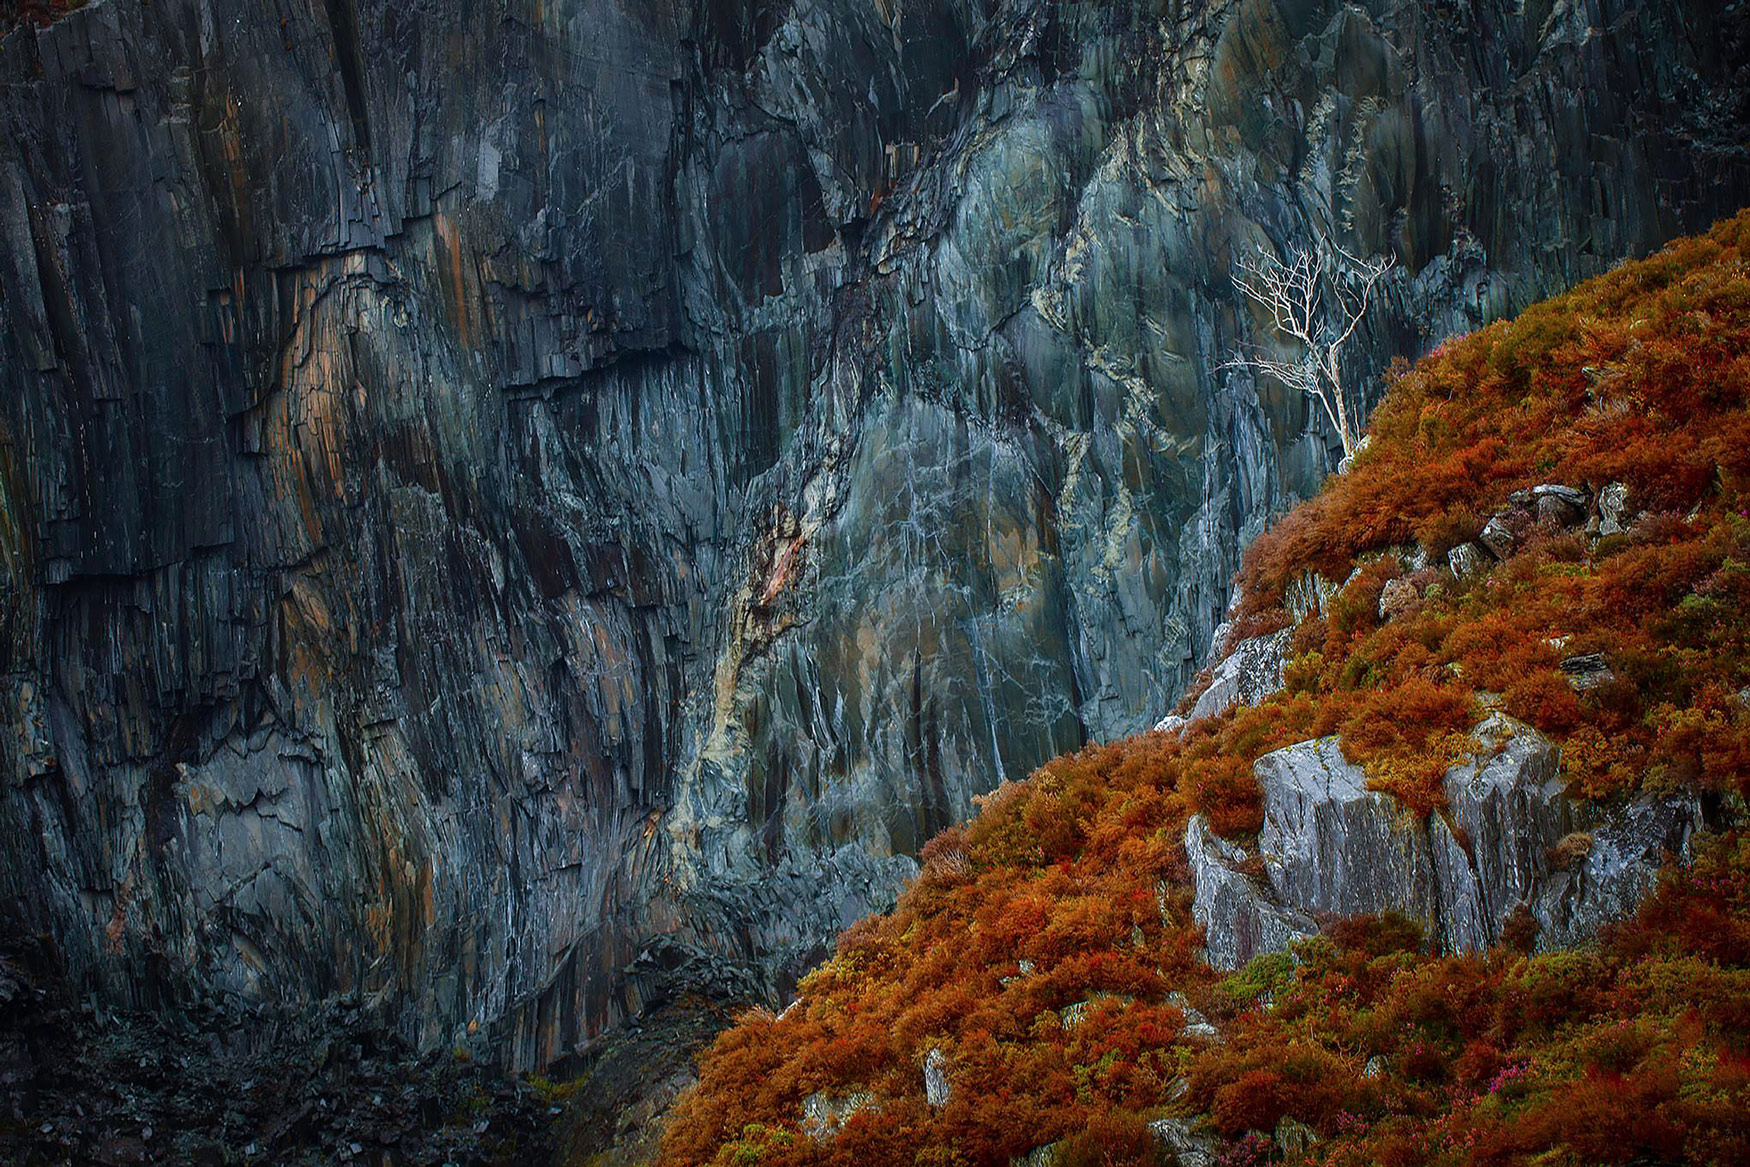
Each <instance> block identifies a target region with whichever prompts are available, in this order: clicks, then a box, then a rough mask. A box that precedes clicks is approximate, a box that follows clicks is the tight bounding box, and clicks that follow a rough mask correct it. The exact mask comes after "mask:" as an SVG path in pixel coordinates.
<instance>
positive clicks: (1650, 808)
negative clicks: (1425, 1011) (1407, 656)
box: [1185, 713, 1702, 969]
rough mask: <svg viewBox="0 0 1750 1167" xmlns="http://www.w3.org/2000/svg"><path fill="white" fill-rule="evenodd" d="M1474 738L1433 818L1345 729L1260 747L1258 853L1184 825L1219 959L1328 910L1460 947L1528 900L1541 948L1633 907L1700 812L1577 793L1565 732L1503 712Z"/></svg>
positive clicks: (1287, 936)
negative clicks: (1566, 765) (1403, 800)
mask: <svg viewBox="0 0 1750 1167" xmlns="http://www.w3.org/2000/svg"><path fill="white" fill-rule="evenodd" d="M1473 736H1474V738H1475V741H1476V751H1475V753H1474V755H1473V756H1472V757H1470V758H1467V759H1466V760H1464V761H1462V762H1460V763H1459V764H1457V765H1454V766H1453V767H1451V768H1450V769H1449V770H1448V771H1447V773H1446V777H1445V781H1444V786H1445V794H1446V799H1447V803H1448V810H1447V811H1446V812H1443V813H1438V814H1435V815H1432V816H1429V817H1428V818H1426V819H1418V818H1416V817H1414V816H1413V815H1412V814H1410V812H1409V811H1407V810H1406V809H1405V808H1404V806H1403V805H1402V804H1400V803H1399V802H1397V800H1396V799H1394V798H1392V797H1390V796H1389V795H1386V794H1383V793H1380V792H1378V791H1372V790H1368V789H1367V787H1366V776H1365V774H1364V773H1363V771H1362V770H1361V768H1360V767H1358V766H1355V765H1352V764H1350V763H1349V762H1347V761H1346V760H1345V759H1344V758H1343V755H1342V751H1341V748H1340V747H1339V745H1338V743H1337V740H1336V739H1335V738H1321V739H1317V740H1313V741H1306V742H1301V743H1298V744H1296V745H1292V746H1288V747H1285V748H1283V749H1280V750H1276V751H1273V752H1271V753H1269V754H1265V755H1264V756H1263V757H1261V758H1259V759H1258V762H1257V765H1256V767H1255V773H1256V776H1257V778H1258V784H1259V787H1260V790H1261V791H1262V795H1263V804H1264V825H1263V828H1262V830H1261V831H1260V832H1259V834H1258V838H1257V842H1256V851H1255V854H1253V853H1250V852H1248V851H1247V850H1246V849H1245V848H1243V847H1241V846H1239V845H1237V844H1234V843H1231V842H1228V841H1226V840H1223V839H1220V838H1217V837H1216V836H1214V835H1213V834H1212V833H1211V832H1210V831H1209V829H1208V826H1207V824H1206V823H1205V822H1204V820H1203V819H1202V818H1201V817H1195V818H1193V819H1192V821H1191V823H1190V825H1189V827H1188V828H1187V830H1186V837H1185V848H1186V852H1187V855H1188V856H1189V858H1190V864H1191V871H1192V878H1193V884H1194V900H1193V908H1192V910H1193V913H1194V915H1195V918H1196V920H1197V922H1198V923H1199V924H1201V925H1203V926H1204V928H1205V929H1206V941H1205V953H1206V959H1207V960H1208V961H1209V963H1210V964H1211V965H1212V966H1214V967H1216V968H1222V969H1233V968H1238V967H1240V966H1241V965H1243V964H1245V962H1246V961H1247V960H1249V959H1251V957H1252V956H1255V955H1257V954H1259V953H1261V952H1269V951H1278V950H1281V949H1283V948H1285V947H1287V945H1288V944H1289V943H1290V942H1291V941H1292V940H1294V939H1296V938H1297V937H1300V936H1304V935H1309V934H1311V933H1312V932H1313V931H1316V928H1317V921H1319V920H1322V919H1326V918H1331V917H1342V916H1352V915H1358V914H1362V913H1377V912H1385V911H1394V912H1398V913H1401V914H1402V915H1405V916H1407V917H1409V918H1410V919H1412V920H1415V921H1416V922H1418V923H1419V924H1421V925H1422V927H1423V929H1424V933H1425V935H1426V937H1427V939H1428V942H1429V943H1430V945H1431V946H1434V947H1438V948H1440V949H1443V950H1446V951H1472V950H1477V949H1481V948H1485V947H1487V946H1489V945H1492V944H1494V943H1497V942H1499V941H1500V940H1501V938H1502V935H1503V931H1504V929H1505V928H1506V925H1507V923H1508V920H1509V918H1510V917H1511V916H1512V915H1513V914H1514V913H1515V912H1516V911H1518V910H1519V909H1521V908H1524V909H1525V910H1527V911H1529V912H1530V914H1531V917H1532V919H1533V920H1534V921H1535V922H1536V924H1537V934H1536V944H1537V946H1538V947H1539V948H1544V949H1547V948H1553V947H1560V946H1564V945H1570V944H1573V943H1576V942H1578V941H1580V940H1583V939H1585V938H1586V937H1588V936H1591V935H1593V934H1595V933H1596V932H1597V930H1598V929H1599V928H1600V927H1602V926H1603V925H1604V924H1605V923H1607V922H1609V921H1611V920H1615V919H1619V918H1621V917H1622V916H1624V915H1626V914H1627V913H1629V912H1631V911H1633V910H1634V908H1635V906H1636V905H1637V904H1638V903H1639V902H1640V898H1641V897H1642V896H1643V895H1644V894H1645V892H1646V890H1647V889H1648V888H1649V887H1650V886H1651V885H1652V881H1653V879H1654V877H1655V874H1656V872H1657V870H1658V868H1659V867H1660V866H1661V865H1662V864H1663V863H1665V862H1667V861H1668V860H1669V859H1671V858H1674V857H1682V856H1684V855H1686V854H1687V850H1688V846H1689V841H1690V838H1691V836H1692V835H1693V833H1694V832H1695V830H1696V829H1697V828H1698V827H1699V826H1701V824H1702V812H1701V806H1700V804H1699V802H1698V801H1697V800H1696V799H1695V797H1694V796H1693V795H1662V796H1661V795H1651V794H1649V795H1643V796H1641V797H1639V798H1637V799H1635V800H1633V801H1631V802H1629V803H1627V804H1626V805H1622V806H1618V807H1614V808H1605V807H1599V806H1595V805H1592V804H1589V803H1583V802H1576V801H1573V800H1571V799H1569V798H1568V797H1567V795H1566V793H1565V791H1564V789H1563V786H1562V783H1561V781H1560V778H1559V773H1558V762H1559V754H1558V751H1557V748H1556V746H1555V745H1554V744H1553V743H1552V742H1550V741H1549V740H1548V739H1547V738H1545V737H1544V736H1543V735H1542V734H1539V733H1538V732H1537V731H1535V730H1533V729H1531V728H1530V727H1529V726H1526V725H1523V724H1521V723H1519V722H1515V721H1513V720H1512V719H1510V718H1508V717H1506V716H1504V715H1501V714H1498V713H1497V714H1492V715H1491V716H1490V717H1489V718H1487V719H1486V720H1485V721H1484V722H1483V723H1482V724H1481V725H1479V726H1478V727H1477V728H1476V730H1475V731H1474V735H1473ZM1259 871H1261V877H1260V876H1259V875H1258V874H1255V872H1259Z"/></svg>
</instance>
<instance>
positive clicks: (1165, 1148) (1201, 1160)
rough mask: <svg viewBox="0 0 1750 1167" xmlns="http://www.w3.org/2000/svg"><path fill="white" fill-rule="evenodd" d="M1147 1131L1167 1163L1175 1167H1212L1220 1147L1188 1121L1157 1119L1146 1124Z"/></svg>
mask: <svg viewBox="0 0 1750 1167" xmlns="http://www.w3.org/2000/svg"><path fill="white" fill-rule="evenodd" d="M1148 1129H1149V1131H1150V1132H1151V1133H1152V1134H1153V1135H1154V1138H1155V1147H1156V1149H1157V1150H1159V1151H1160V1153H1161V1154H1162V1155H1163V1156H1164V1157H1165V1159H1166V1162H1167V1163H1169V1164H1176V1165H1177V1167H1214V1165H1215V1162H1216V1153H1217V1151H1218V1150H1219V1149H1220V1145H1219V1144H1218V1143H1217V1142H1216V1140H1215V1139H1214V1138H1212V1137H1210V1136H1209V1135H1205V1134H1200V1133H1199V1132H1198V1131H1197V1129H1196V1128H1195V1127H1193V1126H1192V1125H1191V1123H1190V1121H1189V1120H1187V1119H1183V1118H1157V1119H1155V1120H1154V1121H1153V1122H1151V1123H1149V1124H1148Z"/></svg>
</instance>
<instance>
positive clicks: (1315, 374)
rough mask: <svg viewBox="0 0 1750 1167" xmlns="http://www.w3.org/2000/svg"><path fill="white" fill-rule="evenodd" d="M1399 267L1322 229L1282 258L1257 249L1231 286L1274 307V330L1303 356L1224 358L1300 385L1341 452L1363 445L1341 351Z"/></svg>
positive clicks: (1230, 365)
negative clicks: (1312, 239)
mask: <svg viewBox="0 0 1750 1167" xmlns="http://www.w3.org/2000/svg"><path fill="white" fill-rule="evenodd" d="M1395 266H1396V261H1395V260H1393V259H1389V258H1386V257H1384V256H1375V257H1373V258H1371V259H1363V258H1361V257H1360V256H1358V255H1355V254H1354V253H1353V252H1351V251H1349V250H1347V249H1346V248H1344V247H1342V246H1341V245H1339V244H1337V243H1336V242H1334V241H1332V240H1331V239H1329V238H1327V237H1325V236H1323V235H1318V236H1315V243H1314V244H1313V246H1311V247H1296V246H1290V247H1288V248H1286V249H1285V251H1284V255H1283V256H1282V257H1279V256H1277V255H1274V254H1272V253H1271V252H1269V251H1268V250H1265V249H1264V248H1262V247H1260V248H1258V249H1257V250H1256V251H1255V252H1253V253H1252V254H1250V255H1248V256H1245V257H1243V258H1241V259H1239V260H1237V261H1236V262H1235V264H1234V273H1233V282H1234V287H1235V289H1237V290H1238V291H1239V292H1240V293H1241V294H1242V295H1244V296H1245V297H1246V299H1248V300H1250V301H1251V302H1252V303H1254V304H1257V305H1258V306H1260V307H1262V308H1263V309H1265V310H1266V311H1267V312H1269V313H1270V316H1271V322H1272V324H1273V325H1274V327H1275V329H1276V331H1277V332H1279V333H1281V334H1282V335H1283V336H1286V337H1288V338H1289V339H1291V340H1293V341H1296V342H1298V343H1299V345H1300V348H1301V353H1300V356H1299V357H1298V358H1297V359H1295V360H1287V361H1285V360H1278V359H1276V358H1273V357H1270V356H1268V355H1266V354H1265V352H1264V351H1263V350H1262V349H1258V348H1253V349H1251V350H1250V351H1247V352H1242V353H1239V354H1237V355H1236V356H1234V358H1233V359H1231V360H1229V361H1226V362H1224V363H1223V365H1222V368H1224V369H1248V370H1251V371H1252V372H1254V373H1263V374H1265V375H1267V376H1271V377H1275V378H1276V379H1277V380H1279V381H1281V382H1282V383H1283V384H1285V385H1287V386H1289V387H1290V388H1293V389H1299V390H1300V391H1302V392H1303V393H1305V394H1307V396H1309V397H1311V398H1312V399H1313V400H1315V401H1317V402H1318V403H1319V404H1320V405H1321V406H1322V407H1323V408H1324V412H1325V416H1326V417H1327V418H1328V419H1329V420H1330V423H1331V425H1332V426H1333V427H1334V428H1335V429H1336V431H1337V435H1338V437H1340V438H1341V439H1342V442H1343V456H1344V457H1345V458H1347V457H1350V456H1352V455H1354V453H1355V451H1356V449H1357V448H1358V447H1359V446H1360V444H1361V430H1362V426H1363V424H1364V423H1365V421H1366V418H1365V416H1364V412H1365V406H1364V404H1363V402H1362V401H1361V399H1360V397H1359V395H1358V394H1351V392H1350V391H1349V389H1348V387H1347V386H1346V384H1345V383H1344V380H1343V349H1344V347H1345V346H1346V345H1347V344H1348V343H1349V340H1350V338H1351V337H1353V336H1354V335H1355V331H1356V329H1358V328H1360V327H1361V322H1362V321H1363V320H1364V319H1366V317H1367V312H1368V309H1369V308H1370V307H1371V306H1372V304H1373V299H1374V296H1375V294H1376V293H1377V292H1378V290H1379V286H1380V283H1381V282H1382V281H1383V280H1384V279H1385V277H1386V276H1387V275H1388V274H1389V273H1390V272H1391V270H1392V269H1393V268H1394V267H1395Z"/></svg>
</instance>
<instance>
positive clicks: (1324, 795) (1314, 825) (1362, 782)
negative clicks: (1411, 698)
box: [1253, 737, 1439, 926]
mask: <svg viewBox="0 0 1750 1167" xmlns="http://www.w3.org/2000/svg"><path fill="white" fill-rule="evenodd" d="M1253 772H1254V773H1255V774H1256V776H1257V779H1258V786H1259V788H1260V789H1261V790H1262V792H1263V797H1264V827H1263V830H1262V831H1260V832H1259V834H1258V853H1259V855H1260V856H1261V857H1262V858H1263V860H1264V868H1265V871H1266V872H1267V873H1268V878H1269V881H1270V885H1271V887H1272V888H1274V889H1275V890H1276V892H1277V894H1278V895H1279V896H1281V898H1282V900H1283V902H1284V903H1287V904H1290V905H1293V906H1294V907H1296V908H1298V909H1300V910H1301V911H1303V912H1307V913H1311V914H1314V915H1317V914H1330V915H1338V916H1353V915H1357V914H1360V913H1363V912H1383V911H1386V910H1387V909H1394V910H1396V911H1399V912H1403V913H1404V914H1405V915H1407V916H1410V917H1411V918H1413V919H1416V920H1418V921H1420V922H1422V923H1423V924H1424V925H1425V926H1426V925H1434V924H1437V922H1438V918H1439V911H1438V908H1437V902H1438V899H1439V892H1438V889H1437V887H1436V883H1435V871H1434V862H1433V856H1432V855H1431V854H1430V852H1429V849H1428V845H1427V834H1426V831H1425V830H1424V829H1423V826H1422V824H1421V822H1419V821H1418V820H1416V819H1415V818H1413V817H1412V816H1411V815H1410V814H1409V813H1408V812H1407V811H1406V810H1405V809H1404V808H1403V806H1402V804H1401V803H1399V802H1398V801H1397V800H1396V799H1394V798H1392V797H1391V796H1390V795H1389V794H1382V793H1380V792H1378V791H1375V790H1369V789H1367V778H1366V775H1365V774H1364V773H1363V772H1362V770H1361V768H1360V767H1359V766H1352V765H1350V764H1349V763H1348V762H1347V761H1345V760H1344V758H1343V751H1342V748H1341V746H1340V745H1339V744H1338V741H1337V739H1336V738H1334V737H1327V738H1318V739H1316V740H1313V741H1306V742H1300V743H1298V744H1296V745H1292V746H1288V747H1286V748H1284V749H1280V750H1275V751H1272V752H1271V753H1268V754H1265V755H1264V756H1263V757H1261V758H1259V759H1258V761H1257V764H1256V766H1255V767H1254V768H1253Z"/></svg>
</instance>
